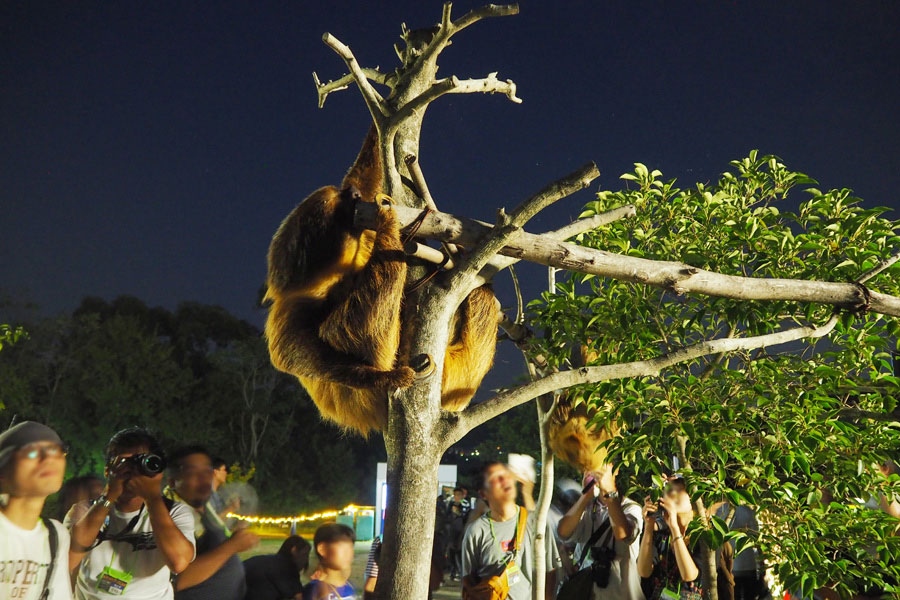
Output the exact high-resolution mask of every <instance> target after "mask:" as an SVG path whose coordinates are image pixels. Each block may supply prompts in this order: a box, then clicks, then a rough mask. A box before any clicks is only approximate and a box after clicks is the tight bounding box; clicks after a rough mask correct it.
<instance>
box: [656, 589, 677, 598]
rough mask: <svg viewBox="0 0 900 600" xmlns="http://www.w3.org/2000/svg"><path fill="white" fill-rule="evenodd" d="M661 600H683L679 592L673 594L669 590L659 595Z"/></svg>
mask: <svg viewBox="0 0 900 600" xmlns="http://www.w3.org/2000/svg"><path fill="white" fill-rule="evenodd" d="M659 597H660V600H678V599H679V598H681V594H680V593H678V592H673V591H672V590H670V589H669V588H663V591H662V593H661V594H660V595H659Z"/></svg>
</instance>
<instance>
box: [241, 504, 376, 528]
mask: <svg viewBox="0 0 900 600" xmlns="http://www.w3.org/2000/svg"><path fill="white" fill-rule="evenodd" d="M361 511H372V512H373V513H374V511H375V507H374V506H357V505H355V504H348V505H347V506H345V507H344V508H343V509H341V510H325V511H322V512H317V513H312V514H307V515H293V516H289V517H264V516H256V515H241V514H237V513H233V512H230V513H228V514H227V515H225V516H226V517H227V518H229V519H238V520H240V521H246V522H247V523H252V524H254V525H289V524H291V523H302V522H305V521H321V520H323V519H334V518H335V517H337V516H338V515H343V514H352V515H354V516H356V513H358V512H361Z"/></svg>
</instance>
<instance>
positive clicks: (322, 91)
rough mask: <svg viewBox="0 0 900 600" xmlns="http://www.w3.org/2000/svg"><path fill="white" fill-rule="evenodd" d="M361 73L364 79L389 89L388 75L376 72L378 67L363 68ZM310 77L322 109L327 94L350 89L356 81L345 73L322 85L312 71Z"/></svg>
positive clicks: (350, 74)
mask: <svg viewBox="0 0 900 600" xmlns="http://www.w3.org/2000/svg"><path fill="white" fill-rule="evenodd" d="M362 72H363V75H365V76H366V79H369V80H371V81H375V82H377V83H380V84H382V85H386V86H388V87H391V84H390V75H388V74H385V73H382V72H381V71H379V70H378V67H376V68H374V69H367V68H364V69H362ZM312 76H313V81H314V82H315V84H316V93H317V94H318V96H319V108H322V107H324V106H325V100H326V99H327V98H328V94H331V93H332V92H339V91H341V90H346V89H347V88H348V87H350V84H351V83H353V82H355V81H356V78H355V77H354V76H353V74H352V73H347V74H346V75H344V76H343V77H341V78H339V79H334V80H332V81H329V82H328V83H322V82H321V81H320V80H319V75H318V74H317V73H316V72H315V71H313V74H312Z"/></svg>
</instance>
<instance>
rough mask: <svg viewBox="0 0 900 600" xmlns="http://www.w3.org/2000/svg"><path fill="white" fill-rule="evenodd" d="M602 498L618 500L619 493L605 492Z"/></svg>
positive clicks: (615, 491)
mask: <svg viewBox="0 0 900 600" xmlns="http://www.w3.org/2000/svg"><path fill="white" fill-rule="evenodd" d="M603 497H604V498H608V499H614V498H618V497H619V491H618V490H613V491H611V492H606V493H605V494H603Z"/></svg>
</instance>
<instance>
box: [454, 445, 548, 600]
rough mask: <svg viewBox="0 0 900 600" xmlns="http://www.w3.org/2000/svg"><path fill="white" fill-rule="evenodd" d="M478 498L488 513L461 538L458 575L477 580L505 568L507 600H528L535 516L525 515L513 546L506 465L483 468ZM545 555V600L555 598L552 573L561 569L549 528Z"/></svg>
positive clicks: (511, 490)
mask: <svg viewBox="0 0 900 600" xmlns="http://www.w3.org/2000/svg"><path fill="white" fill-rule="evenodd" d="M479 485H480V488H481V492H480V493H481V496H482V498H483V499H484V501H485V502H487V505H488V508H489V509H490V510H488V512H487V513H486V514H484V515H482V516H481V517H479V518H478V519H477V520H476V521H475V522H473V523H472V524H471V525H469V528H468V529H467V530H466V533H465V535H464V536H463V543H462V546H463V548H462V573H463V575H469V574H473V573H474V574H476V575H477V576H478V577H480V578H484V577H490V576H491V575H494V574H496V573H497V572H499V571H500V570H501V568H502V565H503V564H507V565H508V566H507V568H506V572H505V575H504V576H505V577H507V580H508V581H509V596H508V599H509V600H530V599H531V589H532V582H533V581H534V551H533V548H534V534H535V522H536V515H535V514H534V513H529V514H528V517H527V519H526V521H525V531H524V535H523V536H522V544H521V545H520V546H517V545H516V543H515V540H516V537H517V535H518V533H519V532H518V524H519V515H520V511H523V510H525V509H524V508H522V507H521V506H518V505H517V504H516V494H517V492H518V490H517V488H516V479H515V477H514V476H513V475H512V473H510V471H509V469H507V468H506V465H504V464H502V463H499V462H492V463H488V464H486V465H485V466H484V467H483V468H482V470H481V481H480V482H479ZM544 543H545V546H546V547H545V551H546V556H547V558H546V565H547V566H546V568H547V586H546V597H547V598H548V600H552V599H553V598H555V597H556V569H558V568H559V567H560V565H561V561H560V557H559V551H558V550H557V548H556V541H555V538H554V536H553V532H552V531H551V529H550V527H549V525H548V526H547V527H546V531H545V532H544Z"/></svg>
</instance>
